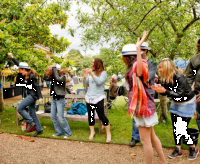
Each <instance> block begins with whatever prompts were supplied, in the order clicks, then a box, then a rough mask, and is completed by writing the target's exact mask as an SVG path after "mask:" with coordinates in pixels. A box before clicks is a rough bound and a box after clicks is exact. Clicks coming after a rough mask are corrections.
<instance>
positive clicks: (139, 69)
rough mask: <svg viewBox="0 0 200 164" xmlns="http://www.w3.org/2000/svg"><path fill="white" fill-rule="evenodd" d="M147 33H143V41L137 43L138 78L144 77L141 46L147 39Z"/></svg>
mask: <svg viewBox="0 0 200 164" xmlns="http://www.w3.org/2000/svg"><path fill="white" fill-rule="evenodd" d="M146 35H147V32H146V31H144V32H143V36H142V39H140V38H138V39H137V43H136V49H137V76H139V77H140V76H142V56H141V51H140V50H141V45H142V43H143V42H144V40H145V39H146Z"/></svg>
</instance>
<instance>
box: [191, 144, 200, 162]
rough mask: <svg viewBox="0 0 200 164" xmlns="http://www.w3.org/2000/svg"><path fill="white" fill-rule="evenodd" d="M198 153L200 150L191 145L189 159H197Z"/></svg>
mask: <svg viewBox="0 0 200 164" xmlns="http://www.w3.org/2000/svg"><path fill="white" fill-rule="evenodd" d="M198 154H199V150H198V149H197V148H196V147H190V154H189V157H188V160H195V159H196V158H197V155H198Z"/></svg>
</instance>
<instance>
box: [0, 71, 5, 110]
mask: <svg viewBox="0 0 200 164" xmlns="http://www.w3.org/2000/svg"><path fill="white" fill-rule="evenodd" d="M1 80H2V72H1V71H0V82H1ZM3 104H4V102H3V85H2V87H1V89H0V112H2V111H3V108H4V105H3Z"/></svg>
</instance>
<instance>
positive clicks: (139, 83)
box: [8, 31, 200, 164]
mask: <svg viewBox="0 0 200 164" xmlns="http://www.w3.org/2000/svg"><path fill="white" fill-rule="evenodd" d="M146 35H147V33H146V31H144V32H143V36H142V38H141V39H140V38H138V40H137V43H136V44H127V45H125V46H124V47H123V49H122V54H121V56H122V60H123V62H124V63H125V65H126V66H127V69H126V72H125V79H126V81H127V82H128V84H129V93H128V112H127V113H128V114H129V115H130V117H131V118H133V119H132V125H133V128H132V139H131V142H130V146H135V144H136V143H137V142H139V141H141V143H142V145H143V148H144V154H145V160H146V163H152V161H153V147H154V148H155V150H156V152H157V154H158V156H159V158H160V161H161V163H162V164H166V163H167V162H166V159H165V157H164V153H163V150H162V144H161V142H160V140H159V138H158V137H157V135H156V134H155V131H154V125H156V124H158V122H159V121H158V116H157V113H156V106H155V103H154V98H153V97H154V93H155V92H157V93H160V94H162V95H167V96H168V97H169V98H170V100H171V105H170V110H169V111H170V113H171V120H172V127H173V135H174V142H175V145H176V146H175V149H174V151H173V152H172V154H170V155H169V158H176V157H180V156H182V151H181V138H185V140H186V141H187V144H188V145H190V153H189V156H188V160H195V159H196V158H197V155H198V153H199V150H198V149H197V147H196V145H195V143H194V140H193V138H192V136H191V134H189V133H188V124H189V122H190V120H191V118H192V117H193V116H194V112H195V109H196V110H197V125H198V127H199V128H200V114H199V113H200V104H198V103H199V102H200V96H199V93H200V71H199V68H200V67H199V65H200V57H199V54H198V55H195V56H193V57H192V58H191V61H190V64H189V71H188V74H187V76H184V75H183V74H181V73H179V71H178V70H177V68H176V66H175V65H174V63H173V61H172V60H171V59H169V58H165V59H162V60H161V61H160V62H159V64H158V73H159V78H160V85H155V84H154V79H155V74H156V71H157V66H156V64H155V63H154V62H153V61H152V60H151V59H149V58H148V55H147V53H148V51H149V50H150V47H149V46H148V43H147V42H144V41H145V39H146ZM197 45H198V51H200V40H199V41H198V44H197ZM8 55H9V56H10V57H11V58H12V60H13V62H14V63H15V64H16V65H18V66H19V76H20V78H19V80H20V81H18V83H22V82H23V83H25V84H26V85H27V86H28V85H29V86H31V87H28V88H27V91H28V96H27V97H26V98H25V99H24V100H23V101H22V102H21V103H20V104H19V105H18V108H17V110H18V112H19V113H20V114H21V115H22V117H23V118H24V119H25V121H26V122H27V123H28V127H27V129H26V131H28V130H29V129H30V128H31V127H33V126H35V128H36V133H35V134H34V136H37V135H40V134H42V133H43V129H42V126H41V124H40V121H39V119H38V117H37V115H36V113H35V108H34V107H35V103H36V100H38V99H39V101H42V94H41V91H40V89H39V84H38V81H37V79H36V72H35V71H33V70H32V69H30V68H29V66H28V64H27V63H24V62H20V63H19V62H18V61H17V60H16V59H15V58H14V57H13V55H12V54H11V53H8ZM45 73H46V75H47V77H48V78H49V79H50V82H51V89H50V95H52V96H53V99H52V104H51V119H52V121H53V125H54V128H55V131H56V133H55V134H54V135H53V136H60V135H64V138H67V137H69V136H71V135H72V133H71V130H70V127H69V124H68V122H67V120H66V119H65V118H64V106H65V94H66V92H65V90H66V76H65V75H64V73H63V71H62V70H61V67H60V65H58V64H55V63H54V64H53V66H51V67H49V68H48V69H47V70H46V72H45ZM106 79H107V73H106V71H105V70H104V66H103V61H102V60H101V59H99V58H95V59H94V60H93V62H92V68H87V69H84V70H83V83H84V85H88V86H89V87H88V91H87V93H86V95H85V100H86V105H87V110H88V122H89V128H90V135H89V140H92V139H93V138H94V136H95V130H94V125H95V111H96V112H97V114H98V117H99V118H100V120H101V121H102V123H103V125H104V127H105V129H106V134H107V137H106V142H107V143H109V142H110V141H111V132H110V122H109V120H108V118H107V117H106V115H105V112H104V98H105V94H104V87H105V82H106ZM68 82H69V81H68ZM194 82H195V89H194V91H193V90H192V89H191V86H192V84H193V83H194ZM111 83H116V79H113V78H112V79H111ZM111 87H116V85H113V86H111ZM112 94H113V96H114V95H115V94H116V93H112ZM196 95H197V100H196ZM111 97H112V96H111ZM196 103H197V108H196ZM26 106H29V114H28V113H27V112H26V111H25V107H26ZM57 115H58V117H57ZM152 146H153V147H152Z"/></svg>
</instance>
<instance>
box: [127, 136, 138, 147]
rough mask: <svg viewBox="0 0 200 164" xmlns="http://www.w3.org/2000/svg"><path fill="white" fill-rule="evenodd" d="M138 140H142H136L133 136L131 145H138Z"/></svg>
mask: <svg viewBox="0 0 200 164" xmlns="http://www.w3.org/2000/svg"><path fill="white" fill-rule="evenodd" d="M138 142H140V141H138V140H135V139H134V138H132V139H131V142H130V144H129V145H130V147H134V146H135V145H136V143H138Z"/></svg>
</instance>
